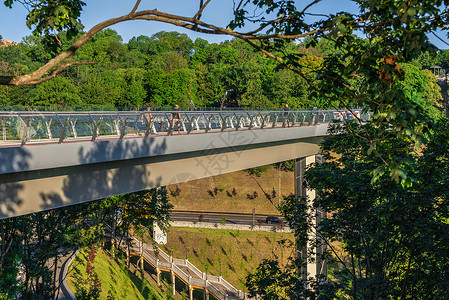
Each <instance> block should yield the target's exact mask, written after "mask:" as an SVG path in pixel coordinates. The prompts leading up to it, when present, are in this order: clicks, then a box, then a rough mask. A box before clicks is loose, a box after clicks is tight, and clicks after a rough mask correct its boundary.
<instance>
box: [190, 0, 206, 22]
mask: <svg viewBox="0 0 449 300" xmlns="http://www.w3.org/2000/svg"><path fill="white" fill-rule="evenodd" d="M209 2H210V0H207V1H206V3H204V4H203V0H201V2H200V9H199V10H198V12H197V13H196V14H195V15H194V16H193V18H194V19H198V20H199V19H200V18H201V14H202V13H203V10H204V9H205V8H206V6H207V5H208V4H209Z"/></svg>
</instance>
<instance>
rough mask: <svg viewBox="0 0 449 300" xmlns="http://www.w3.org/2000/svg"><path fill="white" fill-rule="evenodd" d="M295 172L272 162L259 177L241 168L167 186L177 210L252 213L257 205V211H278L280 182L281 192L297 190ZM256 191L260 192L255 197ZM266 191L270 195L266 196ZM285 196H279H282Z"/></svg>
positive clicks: (285, 194) (274, 212) (289, 192)
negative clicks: (276, 166) (278, 166)
mask: <svg viewBox="0 0 449 300" xmlns="http://www.w3.org/2000/svg"><path fill="white" fill-rule="evenodd" d="M293 176H294V174H293V172H285V171H281V170H279V169H277V168H275V167H273V166H269V167H268V168H267V170H266V171H265V172H262V173H261V174H260V177H257V176H256V175H250V174H249V173H248V171H238V172H233V173H229V174H225V175H219V176H214V177H209V178H203V179H200V180H193V181H189V182H185V183H180V184H176V185H169V186H167V189H168V191H169V193H171V194H170V201H171V203H172V204H173V205H174V206H175V208H174V209H175V210H198V211H221V212H243V213H252V209H253V208H255V209H256V213H261V214H276V213H277V209H276V207H275V206H276V205H277V204H278V203H279V183H281V193H280V194H281V195H282V196H287V195H290V194H291V193H293V192H294V178H293ZM234 189H235V193H234V195H233V190H234ZM273 190H274V193H273ZM177 191H178V192H179V195H177ZM254 192H256V193H257V196H256V197H254ZM215 193H216V195H215ZM264 193H267V194H268V195H270V198H271V199H267V197H266V196H265V195H264ZM248 195H250V196H252V197H248ZM282 196H281V197H280V199H283V198H282Z"/></svg>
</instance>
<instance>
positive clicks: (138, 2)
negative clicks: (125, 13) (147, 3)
mask: <svg viewBox="0 0 449 300" xmlns="http://www.w3.org/2000/svg"><path fill="white" fill-rule="evenodd" d="M140 1H141V0H137V2H136V4H135V5H134V7H133V10H132V11H131V14H132V13H134V12H136V10H137V8H138V7H139V4H140Z"/></svg>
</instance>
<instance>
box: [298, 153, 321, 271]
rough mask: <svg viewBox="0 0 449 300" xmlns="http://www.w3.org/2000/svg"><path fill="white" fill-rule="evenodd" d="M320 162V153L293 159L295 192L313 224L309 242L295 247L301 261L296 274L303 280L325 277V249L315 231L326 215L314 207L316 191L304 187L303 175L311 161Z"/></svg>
mask: <svg viewBox="0 0 449 300" xmlns="http://www.w3.org/2000/svg"><path fill="white" fill-rule="evenodd" d="M322 162H323V158H322V156H321V155H320V154H317V155H312V156H308V157H302V158H297V159H296V160H295V194H296V196H297V197H298V198H299V199H301V200H300V201H306V203H307V207H308V208H307V209H308V214H309V215H311V216H312V226H313V230H312V231H311V232H309V233H308V234H309V243H308V244H307V245H306V246H305V247H302V246H298V245H297V249H296V252H297V258H299V259H300V261H301V262H302V263H301V267H300V268H299V269H298V275H299V276H301V278H302V279H304V280H307V278H310V277H312V278H317V276H319V277H324V278H321V280H326V279H327V263H326V261H325V260H323V259H322V254H323V253H324V252H325V251H326V245H325V243H324V241H323V240H322V238H321V237H320V235H319V234H317V231H316V230H317V229H318V228H319V224H320V222H321V220H322V219H324V218H325V217H326V213H325V211H323V210H322V209H320V208H314V206H313V202H314V200H315V198H316V192H315V190H310V189H306V187H305V177H304V176H305V171H306V170H307V168H308V167H309V166H310V165H311V164H312V163H318V164H319V163H322ZM305 234H307V233H305ZM299 247H301V248H299Z"/></svg>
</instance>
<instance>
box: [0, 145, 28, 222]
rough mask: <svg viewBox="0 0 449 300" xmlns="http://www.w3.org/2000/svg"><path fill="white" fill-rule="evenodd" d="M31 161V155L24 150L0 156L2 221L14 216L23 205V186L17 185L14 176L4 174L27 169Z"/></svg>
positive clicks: (7, 152)
mask: <svg viewBox="0 0 449 300" xmlns="http://www.w3.org/2000/svg"><path fill="white" fill-rule="evenodd" d="M29 159H30V155H29V153H28V152H27V151H26V150H24V149H23V148H11V149H8V151H5V152H2V155H1V156H0V195H1V197H0V199H1V202H0V219H2V218H5V217H8V216H10V215H14V214H15V212H16V208H17V207H18V206H20V205H22V203H23V200H22V198H21V197H20V192H21V191H22V190H23V185H22V184H21V183H17V182H16V181H15V177H14V176H9V175H8V174H3V173H5V172H10V171H15V170H22V169H23V168H27V167H28V160H29Z"/></svg>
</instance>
